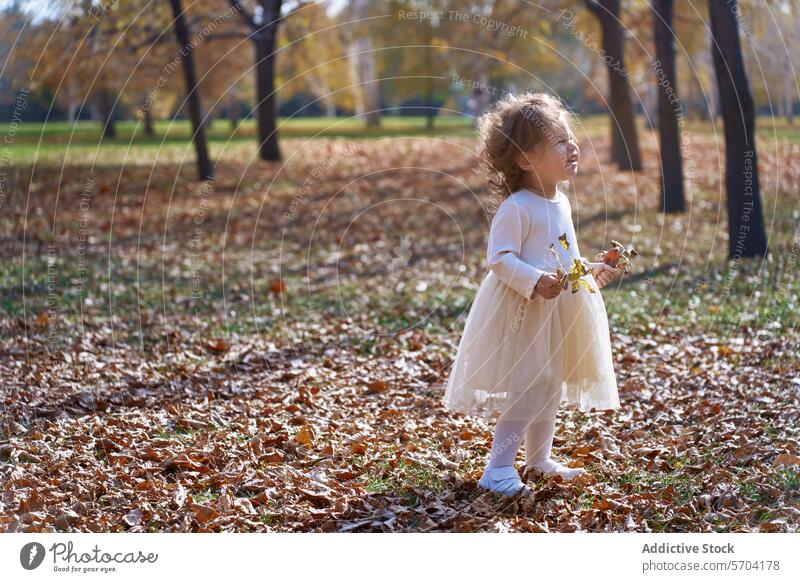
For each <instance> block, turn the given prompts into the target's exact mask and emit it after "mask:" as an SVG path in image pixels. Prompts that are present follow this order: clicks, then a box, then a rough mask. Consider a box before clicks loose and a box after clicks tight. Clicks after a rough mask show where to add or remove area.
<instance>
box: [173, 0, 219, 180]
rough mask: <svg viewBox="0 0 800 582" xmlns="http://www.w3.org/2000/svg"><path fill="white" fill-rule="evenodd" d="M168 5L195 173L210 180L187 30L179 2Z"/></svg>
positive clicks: (209, 161)
mask: <svg viewBox="0 0 800 582" xmlns="http://www.w3.org/2000/svg"><path fill="white" fill-rule="evenodd" d="M169 3H170V5H171V6H172V14H173V16H174V17H175V35H176V37H177V38H178V46H179V48H180V51H181V55H182V56H183V58H182V60H181V63H182V65H183V76H184V79H185V81H186V101H187V105H188V106H189V118H190V119H191V121H192V129H193V130H194V135H193V139H194V149H195V151H196V152H197V173H198V175H199V176H200V179H201V180H211V179H213V177H214V171H213V168H212V167H211V159H210V158H209V156H208V144H207V142H206V130H205V124H204V123H203V114H202V109H201V106H200V94H199V93H198V90H197V75H196V74H195V68H194V56H193V55H192V48H191V45H190V42H189V28H188V27H187V26H186V20H185V19H184V15H183V9H182V8H181V0H169ZM184 53H185V54H184Z"/></svg>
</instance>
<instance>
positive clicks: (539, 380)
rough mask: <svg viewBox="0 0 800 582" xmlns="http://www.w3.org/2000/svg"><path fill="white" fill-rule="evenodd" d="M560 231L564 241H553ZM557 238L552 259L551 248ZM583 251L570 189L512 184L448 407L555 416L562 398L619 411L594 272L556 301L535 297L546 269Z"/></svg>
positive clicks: (490, 415)
mask: <svg viewBox="0 0 800 582" xmlns="http://www.w3.org/2000/svg"><path fill="white" fill-rule="evenodd" d="M563 234H566V240H567V242H568V244H569V248H567V249H565V248H564V247H563V246H562V245H561V244H560V243H559V240H558V238H559V236H561V235H563ZM551 243H552V244H553V245H554V248H555V249H556V252H557V253H558V257H559V258H558V259H556V257H555V256H553V254H552V253H551V252H550V244H551ZM573 258H582V257H581V255H580V251H579V248H578V241H577V240H576V237H575V227H574V225H573V223H572V211H571V206H570V203H569V199H568V198H567V196H566V195H565V194H564V193H563V192H561V191H560V190H559V191H558V193H557V195H556V196H555V197H554V198H552V199H550V198H546V197H544V196H540V195H539V194H535V193H533V192H530V191H528V190H519V191H517V192H514V193H513V194H511V195H510V196H509V197H508V198H506V199H505V200H503V202H502V203H501V204H500V206H499V207H498V209H497V213H496V214H495V216H494V218H493V219H492V224H491V229H490V233H489V243H488V251H487V259H488V263H489V272H488V273H487V274H486V277H485V278H484V280H483V282H482V283H481V285H480V288H479V289H478V292H477V294H476V296H475V300H474V301H473V304H472V307H471V309H470V312H469V315H468V316H467V321H466V323H465V326H464V332H463V335H462V336H461V341H460V342H459V346H458V352H457V353H456V357H455V360H454V361H453V366H452V368H451V370H450V375H449V377H448V380H447V387H446V389H445V395H444V404H445V406H446V407H447V408H449V409H452V410H456V411H459V412H462V413H465V414H472V415H476V416H479V417H482V418H484V419H486V420H495V419H497V417H499V416H500V415H501V414H502V416H503V418H504V419H507V420H525V421H528V422H538V421H540V420H545V419H553V418H555V416H556V414H557V412H558V408H559V407H560V405H561V403H562V402H563V403H567V404H569V403H574V404H575V405H576V406H577V408H578V409H579V410H581V411H585V412H586V411H590V410H591V409H593V408H594V409H598V410H604V409H616V408H619V406H620V404H619V395H618V393H617V381H616V377H615V375H614V366H613V360H612V356H611V341H610V337H609V329H608V319H607V315H606V308H605V303H604V302H603V297H602V295H601V294H600V290H599V288H598V286H597V282H596V281H595V279H594V277H593V276H592V275H591V274H588V275H585V276H583V277H582V278H583V279H584V280H585V281H586V282H587V283H589V285H590V286H591V287H592V289H594V290H595V292H594V293H590V292H589V291H588V290H587V289H586V288H585V287H581V288H580V289H579V290H578V292H576V293H573V292H572V286H571V284H570V285H569V286H568V288H567V289H564V290H563V291H562V292H561V293H560V294H559V295H558V296H557V297H556V298H554V299H545V298H544V297H541V296H540V295H538V294H534V295H533V297H532V298H531V296H532V292H533V286H534V285H535V284H536V282H537V281H538V280H539V277H540V276H541V275H543V274H544V273H555V269H556V267H557V266H558V264H559V260H560V262H561V265H563V267H564V268H565V269H566V270H569V269H570V268H571V266H572V260H573Z"/></svg>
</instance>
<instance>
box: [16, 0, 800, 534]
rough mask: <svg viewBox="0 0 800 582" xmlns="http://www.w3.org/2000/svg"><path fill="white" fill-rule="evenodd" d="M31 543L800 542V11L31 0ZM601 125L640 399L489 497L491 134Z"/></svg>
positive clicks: (575, 190) (20, 331)
mask: <svg viewBox="0 0 800 582" xmlns="http://www.w3.org/2000/svg"><path fill="white" fill-rule="evenodd" d="M0 28H1V29H2V34H0V39H1V40H0V63H2V68H1V69H0V120H2V124H0V130H1V131H0V132H1V133H2V138H0V140H2V143H0V149H1V151H0V240H2V245H0V384H2V387H3V391H2V435H0V476H2V483H3V484H2V497H1V498H0V524H2V529H3V530H4V531H18V532H38V531H71V532H76V531H97V532H101V531H102V532H105V531H144V532H152V531H176V532H185V531H242V532H245V531H326V532H337V531H340V532H345V531H525V532H530V531H534V532H540V531H541V532H546V531H595V532H603V531H644V532H647V531H654V532H662V531H668V532H671V531H693V532H707V531H724V532H732V531H759V532H772V531H778V532H786V531H797V524H798V521H799V520H798V514H799V513H800V509H799V508H798V500H799V499H800V492H799V490H800V485H799V484H800V479H798V473H797V468H798V463H800V457H798V455H799V454H800V451H798V448H799V447H798V436H797V428H796V427H797V425H798V390H800V377H799V375H798V370H799V369H800V366H798V359H797V353H798V347H799V346H800V342H799V341H798V336H800V333H798V329H797V315H796V314H797V301H798V293H799V292H800V277H798V271H797V257H798V251H800V239H799V238H798V224H800V205H798V199H799V198H800V193H798V184H799V183H800V160H799V159H798V158H799V156H798V153H800V130H798V124H797V122H796V120H795V119H794V115H795V114H796V113H797V111H798V97H799V96H800V90H798V76H797V72H796V69H795V64H796V63H797V57H798V56H799V55H800V5H799V4H798V2H796V1H794V0H791V1H790V0H782V1H778V0H775V1H766V0H765V1H760V0H759V1H755V0H751V1H740V2H725V1H722V0H708V1H700V2H675V3H673V2H671V1H668V0H657V1H653V2H646V1H636V0H625V1H618V0H604V1H599V2H593V1H591V0H587V1H584V2H577V1H571V2H553V1H542V2H536V3H534V2H527V1H503V0H484V1H474V2H455V1H451V0H441V1H431V2H413V1H407V2H394V1H392V2H389V1H386V2H382V1H377V2H365V1H362V0H351V1H345V0H338V1H335V2H305V1H289V0H286V1H284V2H279V1H277V0H259V1H258V2H255V1H243V2H237V1H235V0H229V1H227V2H225V1H223V0H197V1H194V2H192V1H191V0H169V1H166V0H164V1H160V0H159V1H155V0H154V1H144V0H142V1H140V0H132V1H130V2H117V1H111V2H90V1H81V2H60V1H59V2H38V1H31V2H5V3H4V4H3V12H2V15H0ZM520 90H531V91H548V92H551V93H554V94H556V95H558V96H559V97H560V98H562V99H563V100H564V101H565V102H566V103H567V104H568V105H569V107H570V108H571V109H572V110H573V111H574V112H575V113H576V115H577V118H576V127H575V134H576V136H577V138H578V140H579V144H580V147H581V151H582V156H581V157H582V160H581V164H580V168H579V173H578V176H577V177H576V178H575V179H574V181H572V182H570V183H569V184H567V185H566V187H567V191H568V195H569V196H570V199H571V201H572V207H573V211H574V217H573V218H574V221H575V224H576V229H577V231H578V237H579V241H580V246H581V251H582V254H583V255H584V256H593V255H594V254H595V253H596V252H598V251H600V250H602V249H607V248H609V247H610V245H611V241H612V240H617V241H621V242H622V243H623V244H625V245H632V246H633V247H635V248H636V249H637V250H638V251H639V253H640V254H639V256H638V257H636V259H635V260H634V261H633V264H632V269H631V272H630V273H628V274H626V275H624V276H623V277H621V278H620V279H618V280H616V281H615V282H614V284H612V285H609V286H608V287H606V288H604V289H603V290H602V294H603V298H604V301H605V303H606V306H607V309H608V313H609V322H610V326H611V337H612V343H613V347H614V358H615V368H616V371H617V375H618V383H619V386H620V397H621V400H622V404H623V406H622V409H621V410H619V411H615V412H613V413H601V412H594V413H589V414H585V413H579V412H576V411H573V410H562V411H561V412H560V415H559V425H558V427H559V428H558V432H557V434H556V441H555V445H554V449H555V452H556V454H558V455H561V456H563V457H564V458H567V459H571V460H572V462H573V463H574V464H576V465H581V466H584V467H585V468H586V469H587V475H586V476H585V478H582V479H580V480H577V481H576V482H570V483H567V482H562V481H560V480H558V479H555V480H552V481H549V482H539V483H536V485H535V502H534V503H533V504H528V505H521V504H519V503H507V502H502V501H501V502H498V500H496V499H493V498H491V496H488V497H487V496H486V495H483V494H481V493H480V492H479V491H478V490H477V489H476V487H475V481H476V479H477V478H478V477H479V475H480V472H481V470H482V467H483V463H484V461H485V458H486V455H487V454H488V451H489V447H490V444H491V426H489V425H487V424H485V423H483V422H482V421H476V420H474V419H471V418H466V417H462V416H460V415H458V414H455V413H451V412H449V411H446V410H445V409H444V408H443V407H442V406H441V396H442V393H443V381H444V380H445V379H446V377H447V372H448V370H449V365H450V362H451V361H452V358H453V356H454V354H455V349H456V346H457V342H458V339H459V337H460V332H461V330H462V329H463V324H464V320H465V318H466V315H467V313H468V310H469V306H470V303H471V301H472V299H473V298H474V294H475V291H476V289H477V287H478V285H479V283H480V281H481V279H482V277H483V276H484V274H485V272H486V265H485V244H486V235H487V233H488V228H489V223H490V221H491V213H492V209H493V208H494V207H495V206H496V203H497V201H496V200H494V199H492V197H491V196H490V195H489V193H488V191H487V188H486V184H485V182H484V180H483V179H482V178H481V176H480V175H479V174H478V173H476V169H477V167H478V160H477V158H476V156H475V143H476V142H475V131H474V124H475V119H476V117H477V116H479V115H480V114H481V113H482V112H483V111H485V110H486V109H487V108H488V107H489V106H490V105H491V104H492V103H493V102H495V101H496V100H497V99H500V98H502V96H503V95H504V94H506V93H508V92H514V91H520Z"/></svg>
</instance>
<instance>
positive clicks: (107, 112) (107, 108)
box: [98, 89, 117, 139]
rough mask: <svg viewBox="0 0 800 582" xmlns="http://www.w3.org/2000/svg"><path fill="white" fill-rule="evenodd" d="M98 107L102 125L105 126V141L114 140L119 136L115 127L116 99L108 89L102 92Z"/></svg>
mask: <svg viewBox="0 0 800 582" xmlns="http://www.w3.org/2000/svg"><path fill="white" fill-rule="evenodd" d="M99 101H100V102H99V104H98V107H99V109H100V123H102V124H103V139H113V138H115V137H116V136H117V130H116V128H115V127H114V97H113V96H112V95H111V92H110V91H109V90H108V89H102V90H101V91H100V98H99Z"/></svg>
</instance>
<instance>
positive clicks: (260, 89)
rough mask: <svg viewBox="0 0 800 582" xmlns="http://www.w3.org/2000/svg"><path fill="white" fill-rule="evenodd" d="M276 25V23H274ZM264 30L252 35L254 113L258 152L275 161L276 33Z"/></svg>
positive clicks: (279, 156)
mask: <svg viewBox="0 0 800 582" xmlns="http://www.w3.org/2000/svg"><path fill="white" fill-rule="evenodd" d="M275 27H276V28H277V24H275ZM276 28H274V29H273V32H272V33H269V32H268V31H267V30H266V27H265V28H264V29H262V30H261V32H258V33H256V34H255V35H254V36H253V39H254V43H255V47H256V100H257V105H256V116H257V118H258V143H259V148H258V153H259V157H260V158H261V159H262V160H266V161H278V160H280V159H281V152H280V149H279V147H278V131H277V127H278V123H277V117H278V112H277V104H276V103H275V54H274V50H275V36H274V32H275V31H276Z"/></svg>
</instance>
